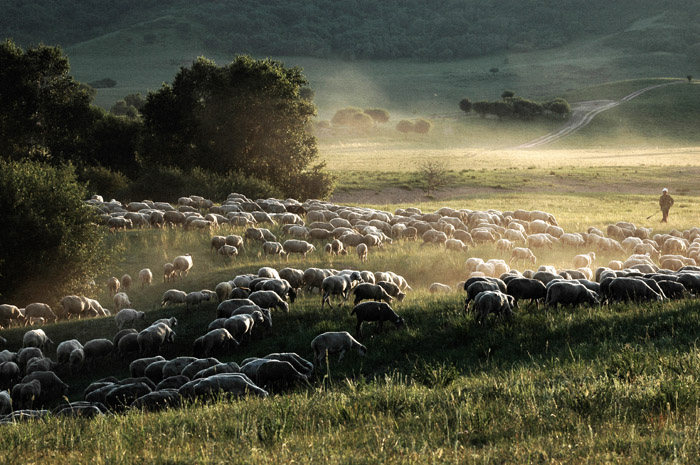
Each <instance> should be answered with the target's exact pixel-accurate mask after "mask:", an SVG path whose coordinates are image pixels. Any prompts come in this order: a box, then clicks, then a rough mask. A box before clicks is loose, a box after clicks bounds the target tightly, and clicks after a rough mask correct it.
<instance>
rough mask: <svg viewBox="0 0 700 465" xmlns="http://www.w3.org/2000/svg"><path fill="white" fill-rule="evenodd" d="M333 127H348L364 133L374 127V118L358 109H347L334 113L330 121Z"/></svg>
mask: <svg viewBox="0 0 700 465" xmlns="http://www.w3.org/2000/svg"><path fill="white" fill-rule="evenodd" d="M331 123H333V125H334V126H341V127H349V128H353V129H357V130H360V131H366V130H368V129H370V128H372V127H374V118H373V117H372V115H370V114H369V113H367V112H366V111H362V110H361V109H359V108H354V107H348V108H341V109H340V110H338V111H336V112H335V114H334V115H333V118H332V119H331Z"/></svg>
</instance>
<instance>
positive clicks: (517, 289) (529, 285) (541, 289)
mask: <svg viewBox="0 0 700 465" xmlns="http://www.w3.org/2000/svg"><path fill="white" fill-rule="evenodd" d="M507 287H508V289H507V291H506V293H507V294H508V295H511V296H513V300H514V302H513V303H514V305H515V306H516V307H517V306H518V300H519V299H523V300H525V299H527V300H530V302H531V303H534V304H535V305H537V307H538V308H539V303H538V301H539V300H542V299H545V298H546V297H547V288H546V287H545V285H544V283H543V282H542V281H538V280H536V279H528V278H513V279H511V280H510V281H508V284H507Z"/></svg>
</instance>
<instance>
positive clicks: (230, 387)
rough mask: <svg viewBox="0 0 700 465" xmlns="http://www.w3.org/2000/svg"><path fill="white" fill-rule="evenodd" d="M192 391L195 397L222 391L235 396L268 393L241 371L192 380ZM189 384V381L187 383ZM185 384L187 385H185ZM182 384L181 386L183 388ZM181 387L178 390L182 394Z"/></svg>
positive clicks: (207, 395)
mask: <svg viewBox="0 0 700 465" xmlns="http://www.w3.org/2000/svg"><path fill="white" fill-rule="evenodd" d="M194 383H195V384H194V386H193V387H192V390H193V393H194V395H195V396H197V397H209V396H214V395H216V394H218V393H224V394H228V395H232V396H235V397H241V396H246V395H249V394H254V395H257V396H259V397H267V396H268V393H267V391H265V390H264V389H261V388H260V387H258V386H257V385H255V384H254V383H253V382H252V381H251V380H250V379H249V378H248V377H247V376H245V375H243V374H242V373H222V374H217V375H213V376H210V377H208V378H202V379H199V380H197V381H194ZM188 384H189V383H188ZM185 386H187V385H185ZM185 386H183V388H185ZM183 388H180V389H179V390H178V392H179V393H180V395H181V396H182V395H183Z"/></svg>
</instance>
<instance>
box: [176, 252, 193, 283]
mask: <svg viewBox="0 0 700 465" xmlns="http://www.w3.org/2000/svg"><path fill="white" fill-rule="evenodd" d="M192 265H193V263H192V256H191V255H190V254H185V255H179V256H177V257H175V259H174V260H173V267H174V271H175V274H176V275H177V276H178V277H179V278H186V277H187V275H188V274H189V272H190V270H191V269H192Z"/></svg>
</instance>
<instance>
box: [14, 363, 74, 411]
mask: <svg viewBox="0 0 700 465" xmlns="http://www.w3.org/2000/svg"><path fill="white" fill-rule="evenodd" d="M34 380H38V381H39V383H41V395H40V396H39V397H38V401H39V402H38V403H39V405H46V404H49V403H51V402H53V401H55V400H58V399H60V398H61V397H63V396H64V395H65V394H66V392H67V391H68V385H67V384H66V383H64V382H63V381H61V378H59V377H58V376H57V375H56V373H54V372H52V371H36V372H34V373H32V374H30V375H27V376H25V377H24V378H22V383H29V382H32V381H34Z"/></svg>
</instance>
